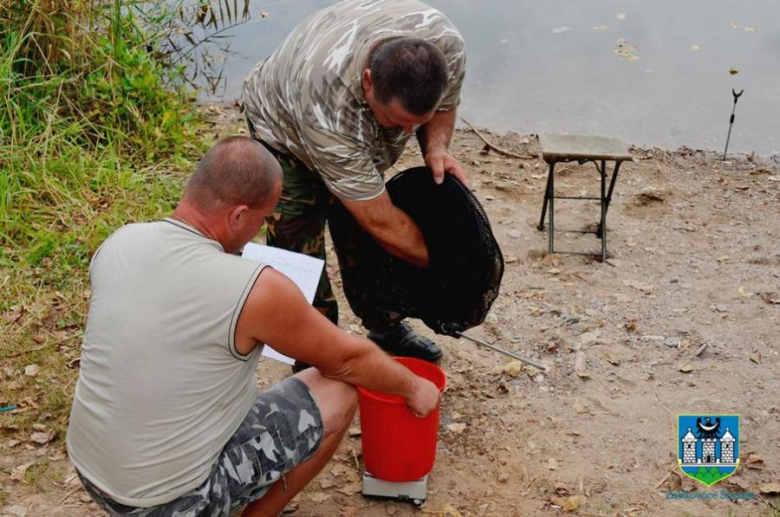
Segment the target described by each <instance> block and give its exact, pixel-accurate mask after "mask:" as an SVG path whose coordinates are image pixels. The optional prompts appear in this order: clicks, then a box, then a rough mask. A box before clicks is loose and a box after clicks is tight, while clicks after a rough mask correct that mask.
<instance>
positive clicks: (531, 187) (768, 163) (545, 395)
mask: <svg viewBox="0 0 780 517" xmlns="http://www.w3.org/2000/svg"><path fill="white" fill-rule="evenodd" d="M212 111H213V113H214V115H215V117H216V118H218V119H219V120H220V122H219V124H218V125H217V126H215V129H214V131H215V135H220V136H225V135H227V134H230V133H234V132H236V130H237V129H238V128H239V127H241V123H240V117H239V115H238V114H237V113H236V112H235V111H233V110H232V109H229V108H219V107H214V108H213V109H212ZM483 135H484V137H486V138H487V139H488V140H490V141H491V143H493V144H494V145H497V146H499V147H502V148H504V149H506V150H510V151H512V152H514V153H518V154H530V155H534V157H531V158H527V159H517V158H513V157H508V156H506V155H502V154H499V153H497V152H495V151H490V152H486V151H485V150H484V149H483V147H484V143H483V141H482V140H481V139H480V138H479V137H478V136H477V135H476V134H475V133H474V132H472V131H470V130H467V129H466V130H459V131H458V132H457V134H456V137H455V139H454V142H453V144H452V146H451V148H452V150H453V152H454V154H455V155H456V156H457V157H458V158H459V159H460V160H461V162H462V163H463V164H464V165H465V167H466V168H467V170H468V173H469V175H470V178H471V186H472V188H473V189H474V190H475V192H476V195H477V197H478V198H479V199H480V200H481V201H482V203H483V206H484V207H485V209H486V210H487V213H488V214H489V216H490V218H491V222H492V224H493V229H494V231H495V233H496V236H497V238H498V241H499V243H500V244H501V247H502V250H503V253H504V257H505V260H506V271H505V275H504V280H503V283H502V287H501V294H500V295H499V297H498V299H497V300H496V302H495V305H494V306H493V309H492V311H491V314H490V315H489V316H488V319H487V321H486V322H485V324H484V325H482V326H481V327H479V328H476V329H473V330H472V331H471V333H472V334H473V335H474V336H476V337H479V338H482V339H484V340H487V341H488V342H491V343H494V344H496V345H498V346H502V347H505V348H507V349H509V350H512V351H514V352H516V353H518V354H520V355H522V356H524V357H527V358H529V359H534V360H536V361H540V362H542V363H544V364H545V365H547V366H548V370H547V372H545V373H540V372H539V371H538V370H535V369H533V368H518V367H517V364H516V363H512V362H511V360H510V359H509V358H506V357H504V356H502V355H499V354H496V353H495V352H492V351H489V350H484V349H480V348H479V347H477V346H476V345H473V344H471V343H469V342H466V341H465V340H454V339H451V338H445V337H441V336H435V335H434V334H433V333H432V332H431V331H429V330H428V329H427V328H426V327H425V326H424V325H422V323H420V322H413V325H414V326H415V328H416V329H417V330H419V331H421V332H423V333H426V334H428V335H430V336H431V337H434V338H435V339H436V340H437V342H439V343H440V345H441V346H442V348H443V349H444V358H443V360H442V361H441V366H442V367H443V369H444V370H445V372H446V374H447V376H448V383H449V386H448V389H447V391H446V393H445V395H444V399H443V403H442V417H441V428H440V433H439V444H438V451H437V461H436V466H435V468H434V470H433V472H432V473H431V475H430V479H429V484H428V499H427V504H426V505H425V507H424V508H423V509H415V508H414V507H413V506H412V505H410V504H408V503H401V502H396V501H391V502H387V501H375V500H373V501H371V500H366V499H364V498H363V497H362V495H361V494H360V493H359V492H360V488H361V485H360V476H361V472H362V471H361V468H360V462H361V442H360V438H359V436H358V435H359V431H358V428H359V421H358V420H357V419H356V421H355V423H354V428H355V429H354V430H353V431H352V432H351V435H353V436H350V437H348V438H345V440H344V442H343V444H342V446H341V448H340V449H339V451H338V453H337V456H336V458H335V459H334V460H333V461H332V462H331V463H330V464H329V465H328V466H327V467H326V469H325V470H324V472H323V473H322V474H321V475H320V476H319V477H318V478H317V479H316V480H315V481H314V482H313V483H311V484H310V485H309V486H308V487H307V488H306V490H305V491H304V492H303V493H302V494H300V495H299V496H298V497H296V499H295V500H294V501H293V506H294V507H295V508H296V510H295V513H294V514H293V515H296V516H301V517H303V516H354V515H361V516H362V515H365V516H384V515H398V516H405V515H426V514H430V515H442V516H450V517H455V516H458V515H462V516H467V515H496V516H516V515H528V516H536V515H557V514H565V513H569V514H572V515H584V516H618V515H620V516H628V515H681V516H682V515H691V516H699V515H701V516H712V515H761V516H770V515H775V516H776V515H778V514H779V513H778V510H777V509H776V508H777V507H778V504H779V502H778V498H777V496H778V491H780V440H778V438H780V395H779V392H780V388H778V381H780V373H779V367H780V355H779V353H780V339H779V338H780V267H779V266H780V244H778V238H780V217H779V216H780V164H778V163H777V160H774V161H773V160H768V159H759V158H754V157H749V156H744V155H742V156H736V157H733V160H732V161H729V162H722V161H721V160H720V156H719V155H717V154H715V153H711V152H702V151H694V150H690V149H685V148H682V149H679V150H677V151H674V152H668V151H664V150H660V149H644V148H632V154H633V155H634V157H635V160H636V161H635V162H634V163H628V164H625V165H624V166H623V168H622V169H621V174H620V177H619V179H618V182H617V186H616V189H615V195H614V199H613V202H612V206H611V208H610V212H609V217H608V238H609V241H608V242H609V259H608V261H607V262H606V263H600V262H598V261H597V260H594V259H593V258H589V257H584V256H577V255H548V254H547V242H548V241H547V233H546V232H540V231H539V230H537V228H536V225H537V224H538V223H539V216H540V210H541V203H542V197H543V192H544V188H545V181H546V177H547V166H546V164H545V163H544V162H543V161H542V160H541V158H540V157H538V156H539V145H538V140H537V139H536V138H535V137H534V136H521V135H517V134H511V133H510V134H507V135H497V134H493V133H491V132H489V131H483ZM775 158H776V157H775ZM420 163H421V158H420V155H419V151H415V149H414V148H413V147H412V146H410V149H409V152H408V154H407V155H405V156H404V158H403V159H402V161H401V162H400V163H399V164H397V166H396V168H395V169H397V170H402V169H404V168H406V167H408V166H412V165H417V164H420ZM597 188H598V175H597V172H596V169H595V167H594V166H593V164H590V163H589V164H583V165H578V164H571V165H563V166H559V167H558V169H557V174H556V194H558V195H563V194H564V193H568V194H569V195H583V194H584V193H590V194H591V195H596V192H597ZM598 214H599V212H598V205H597V204H596V203H592V202H590V203H589V202H581V201H558V202H557V203H556V226H557V227H558V228H560V229H564V228H568V229H575V230H581V229H587V228H592V227H593V226H594V224H595V223H596V222H597V221H598ZM598 246H599V245H598V241H597V239H596V238H595V236H593V235H576V234H574V235H562V236H560V237H559V238H558V239H556V248H558V249H561V250H580V251H584V250H592V249H596V248H598ZM329 261H330V262H329V266H328V267H329V271H330V273H331V275H332V277H337V270H336V269H335V266H334V265H335V263H336V260H335V256H334V255H333V254H332V250H331V251H330V255H329ZM335 284H336V285H337V286H340V281H339V280H338V279H337V280H336V281H335ZM339 295H340V296H341V298H340V303H341V307H342V314H344V316H343V320H342V326H343V327H344V328H346V329H348V330H351V331H353V332H356V333H362V332H363V331H362V329H361V327H360V326H359V325H358V324H357V321H356V320H355V318H354V316H353V315H352V314H351V313H349V311H348V308H347V304H346V302H345V301H344V298H343V295H342V294H341V293H339ZM288 374H289V369H288V368H287V367H284V366H282V365H280V364H279V363H275V362H273V361H270V360H265V361H264V362H263V363H262V364H261V367H260V374H259V376H260V378H261V379H262V381H261V385H263V386H265V385H268V384H270V383H271V382H274V381H276V380H279V379H281V378H283V377H285V376H286V375H288ZM732 413H738V414H739V415H740V416H741V436H740V460H741V463H740V467H739V470H738V472H737V474H735V475H734V476H732V477H731V478H729V479H727V480H725V481H723V482H721V483H719V484H717V485H715V486H713V487H712V488H709V489H708V488H707V487H705V486H704V485H702V484H700V483H698V482H695V481H693V480H691V479H689V478H687V477H684V476H681V475H680V472H679V470H678V467H677V456H676V451H677V449H676V441H677V415H678V414H732ZM7 445H8V444H7V443H5V444H4V448H3V449H2V462H0V467H2V471H3V472H4V473H6V474H8V475H6V474H4V479H3V480H2V481H0V483H1V484H2V485H3V487H4V488H5V491H6V492H7V493H8V497H7V500H6V503H5V504H6V506H5V508H4V509H0V515H25V514H26V515H28V516H38V515H47V516H48V515H52V516H92V515H102V513H101V512H99V511H98V510H97V507H96V506H95V505H94V504H92V503H90V502H89V499H88V497H87V496H86V494H85V493H84V492H83V490H82V489H81V487H80V485H79V483H78V480H77V479H76V478H75V476H74V474H73V471H72V467H71V466H70V465H69V463H68V461H67V459H66V458H65V455H64V445H62V444H61V443H58V444H56V445H49V446H45V447H38V446H35V445H17V446H16V447H8V446H7ZM40 461H45V462H47V465H48V468H47V469H46V474H45V479H39V480H38V482H37V486H38V487H39V488H37V489H35V490H33V489H31V488H30V486H28V485H27V484H26V483H25V477H24V476H23V475H18V474H17V475H16V476H14V472H17V473H18V469H20V468H21V467H23V466H24V465H25V464H28V463H31V462H33V463H34V462H40ZM22 474H24V472H23V471H22ZM669 490H674V491H682V492H685V493H688V494H691V493H694V492H695V493H702V492H718V493H719V494H720V492H721V490H726V491H729V492H735V493H742V495H743V496H744V495H745V494H744V493H745V492H748V493H750V494H752V495H753V496H754V497H753V499H752V500H749V501H736V502H735V501H731V500H728V499H710V500H671V499H667V491H669Z"/></svg>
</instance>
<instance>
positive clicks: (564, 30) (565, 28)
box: [552, 26, 571, 34]
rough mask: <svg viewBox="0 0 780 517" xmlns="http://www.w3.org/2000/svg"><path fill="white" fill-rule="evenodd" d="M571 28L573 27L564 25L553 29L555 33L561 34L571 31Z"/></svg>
mask: <svg viewBox="0 0 780 517" xmlns="http://www.w3.org/2000/svg"><path fill="white" fill-rule="evenodd" d="M570 30H571V27H566V26H564V27H558V28H556V29H553V30H552V31H553V33H554V34H560V33H562V32H569V31H570Z"/></svg>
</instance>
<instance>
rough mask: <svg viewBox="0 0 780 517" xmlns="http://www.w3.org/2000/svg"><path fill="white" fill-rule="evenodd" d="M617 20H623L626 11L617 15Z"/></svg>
mask: <svg viewBox="0 0 780 517" xmlns="http://www.w3.org/2000/svg"><path fill="white" fill-rule="evenodd" d="M617 19H618V20H625V19H626V13H620V14H618V15H617Z"/></svg>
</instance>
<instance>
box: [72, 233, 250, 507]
mask: <svg viewBox="0 0 780 517" xmlns="http://www.w3.org/2000/svg"><path fill="white" fill-rule="evenodd" d="M264 267H265V265H264V264H259V263H257V262H253V261H250V260H246V259H243V258H241V257H238V256H235V255H230V254H227V253H225V252H224V250H223V249H222V246H221V245H220V244H219V243H218V242H216V241H213V240H211V239H209V238H207V237H205V236H204V235H202V234H201V233H200V232H198V231H197V230H196V229H194V228H192V227H191V226H189V225H187V224H184V223H182V222H180V221H177V220H174V219H166V220H164V221H159V222H154V223H143V224H131V225H127V226H125V227H123V228H120V229H119V230H117V231H116V232H115V233H114V234H113V235H111V237H109V238H108V239H107V240H106V242H104V243H103V245H102V246H101V247H100V249H99V250H98V251H97V253H96V254H95V257H94V258H93V259H92V264H91V266H90V281H91V288H92V295H91V300H90V307H89V314H88V317H87V327H86V331H85V334H84V340H83V343H82V351H81V370H80V373H79V380H78V383H77V384H76V392H75V395H74V398H73V408H72V409H71V414H70V426H69V428H68V436H67V445H68V454H69V455H70V458H71V460H72V461H73V464H74V465H75V466H76V468H77V469H78V470H79V471H80V472H81V473H82V474H83V475H84V476H85V477H86V478H87V479H88V480H89V481H91V482H92V483H93V484H94V485H95V486H97V487H98V488H99V489H101V490H102V491H104V492H105V493H106V494H108V495H109V496H111V498H113V499H115V500H116V501H118V502H120V503H122V504H126V505H129V506H140V507H149V506H155V505H158V504H164V503H167V502H169V501H172V500H174V499H177V498H178V497H180V496H182V495H184V494H185V493H187V492H189V491H190V490H192V489H193V488H195V487H197V486H198V485H200V484H201V483H202V482H203V481H205V479H206V478H207V477H208V475H209V472H210V471H211V468H212V467H213V465H214V463H215V462H216V459H217V456H218V455H219V454H220V452H221V450H222V448H223V447H224V445H225V444H226V443H227V441H228V440H229V438H230V437H231V436H232V435H233V433H234V432H235V431H236V429H238V426H239V424H240V423H241V422H242V420H243V419H244V417H245V416H246V414H247V413H248V411H249V409H250V408H251V406H252V404H253V402H254V400H255V397H256V395H257V388H256V379H255V369H256V366H257V361H258V359H259V355H260V348H261V347H260V346H258V347H256V348H255V349H254V350H253V351H252V352H251V353H250V354H249V355H247V356H242V355H241V354H239V353H238V352H237V351H236V347H235V342H234V335H235V331H236V323H237V321H238V317H239V314H240V312H241V309H242V307H243V305H244V302H245V301H246V298H247V295H248V294H249V291H250V290H251V289H252V286H253V285H254V283H255V280H256V279H257V276H258V275H259V274H260V272H261V271H262V269H263V268H264Z"/></svg>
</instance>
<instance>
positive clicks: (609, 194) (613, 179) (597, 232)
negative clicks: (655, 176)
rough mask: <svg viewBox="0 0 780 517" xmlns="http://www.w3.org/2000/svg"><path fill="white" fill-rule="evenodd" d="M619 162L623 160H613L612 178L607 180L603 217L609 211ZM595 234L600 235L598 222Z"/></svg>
mask: <svg viewBox="0 0 780 517" xmlns="http://www.w3.org/2000/svg"><path fill="white" fill-rule="evenodd" d="M621 163H623V162H615V169H614V170H613V171H612V179H611V180H610V182H609V191H608V192H607V209H606V211H605V214H604V217H605V218H606V213H607V212H609V205H610V204H611V203H612V191H613V190H615V182H616V181H617V176H618V171H620V164H621ZM596 235H598V236H599V237H601V224H599V227H598V229H597V230H596Z"/></svg>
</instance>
